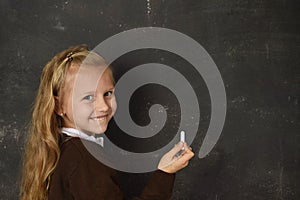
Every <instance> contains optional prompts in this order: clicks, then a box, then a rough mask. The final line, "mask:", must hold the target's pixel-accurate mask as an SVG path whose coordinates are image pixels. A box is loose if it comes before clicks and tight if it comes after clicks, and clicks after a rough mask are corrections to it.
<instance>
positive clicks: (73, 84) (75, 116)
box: [61, 66, 117, 135]
mask: <svg viewBox="0 0 300 200" xmlns="http://www.w3.org/2000/svg"><path fill="white" fill-rule="evenodd" d="M105 69H106V70H105ZM116 108H117V104H116V99H115V95H114V82H113V78H112V72H111V70H110V69H108V68H105V67H94V66H82V67H79V66H71V67H70V69H69V70H68V72H67V80H66V82H65V87H64V88H63V95H62V98H61V109H62V112H63V113H65V114H64V116H63V119H64V126H65V127H69V128H76V129H78V130H81V131H83V132H85V133H86V134H90V135H93V134H98V133H104V132H105V131H106V129H107V125H108V122H109V121H110V120H111V118H112V117H113V115H114V113H115V111H116Z"/></svg>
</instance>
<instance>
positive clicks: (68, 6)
mask: <svg viewBox="0 0 300 200" xmlns="http://www.w3.org/2000/svg"><path fill="white" fill-rule="evenodd" d="M0 5H1V6H0V16H1V18H0V21H1V26H0V27H1V29H0V44H1V46H0V54H1V56H0V71H1V79H0V81H1V88H0V93H1V98H0V107H1V112H0V127H1V129H0V199H3V200H4V199H18V181H19V176H20V170H21V158H22V154H23V152H24V147H23V146H24V140H25V137H24V130H25V129H26V125H27V123H28V122H29V118H30V113H31V107H32V104H33V100H34V97H35V94H36V90H37V88H38V84H39V76H40V74H41V70H42V68H43V66H44V65H45V64H46V62H47V61H49V60H50V59H51V58H52V57H53V56H54V55H55V54H56V53H57V52H59V51H61V50H63V49H65V48H67V47H69V46H72V45H77V44H87V45H89V46H90V48H94V47H95V46H96V45H98V44H99V43H100V42H102V41H104V40H105V39H107V38H109V37H111V36H113V35H115V34H117V33H120V32H122V31H126V30H130V29H133V28H139V27H162V28H168V29H171V30H176V31H178V32H180V33H183V34H185V35H187V36H188V37H190V38H193V39H194V40H195V41H197V42H198V43H199V44H201V45H202V46H203V48H204V49H205V50H206V51H207V52H208V54H209V55H210V56H211V58H212V59H213V61H214V62H215V64H216V66H217V67H218V70H219V72H220V74H221V76H222V79H223V82H224V86H225V90H226V97H227V114H226V120H225V124H224V128H223V131H222V134H221V136H220V139H219V140H218V142H217V144H216V145H215V147H214V148H213V150H212V151H211V152H210V153H209V154H208V155H207V156H206V157H205V158H203V159H199V158H198V156H197V152H198V151H199V148H200V146H201V143H202V141H203V138H204V137H205V134H206V131H207V129H208V126H209V123H210V115H211V110H210V98H209V95H208V91H207V87H206V86H205V83H204V82H203V79H201V77H199V76H195V73H194V72H193V70H192V68H191V66H190V65H189V63H187V62H186V60H184V59H182V58H180V57H178V56H177V55H174V54H172V53H168V52H166V51H161V50H155V49H149V50H142V51H134V52H131V53H130V54H129V55H127V56H126V55H124V56H122V57H120V58H119V59H118V60H116V61H115V62H114V65H115V66H116V67H115V68H116V70H115V71H116V72H115V73H116V76H117V79H118V78H120V77H121V76H122V74H123V73H125V72H126V70H128V69H129V68H132V67H134V66H136V65H139V64H143V63H147V62H160V63H163V64H166V65H169V66H171V67H174V68H178V69H179V68H181V69H182V67H183V66H184V67H185V68H183V71H184V73H187V74H188V77H189V79H190V80H189V81H190V82H191V84H192V85H194V87H193V88H194V89H195V90H196V91H197V97H198V100H199V102H201V103H199V106H200V110H201V117H200V122H199V129H198V133H197V136H196V138H195V139H194V140H193V142H192V144H191V146H192V147H193V150H194V151H195V152H196V156H195V157H194V158H193V159H192V160H191V161H190V163H189V166H188V167H187V168H186V169H183V170H182V171H180V172H178V173H177V175H176V182H175V186H174V192H173V197H172V199H174V200H175V199H195V200H196V199H207V200H212V199H213V200H217V199H222V200H225V199H230V200H231V199H251V200H253V199H256V200H260V199H261V200H265V199H278V200H279V199H289V200H292V199H295V200H296V199H300V189H299V188H300V187H299V184H300V182H299V180H300V170H299V169H300V135H299V130H300V129H299V128H300V124H299V78H300V71H299V65H300V54H299V53H300V28H299V27H300V24H299V23H300V13H299V9H300V3H299V1H296V0H294V1H293V0H287V1H261V0H253V1H230V0H226V1H216V0H210V1H207V0H199V1H195V0H194V1H193V0H184V1H171V0H160V1H154V0H144V1H141V0H127V1H121V0H111V1H96V0H95V1H92V0H89V1H83V0H65V1H58V0H55V1H38V0H31V1H30V2H28V1H17V0H13V1H10V0H2V1H1V2H0ZM118 66H123V68H122V67H118ZM157 94H162V95H157ZM164 95H165V96H164ZM134 97H135V98H132V101H131V106H130V107H131V109H132V113H133V115H132V116H133V119H134V120H135V121H136V123H138V124H140V125H145V124H147V122H148V121H149V118H148V117H147V109H149V106H148V107H147V102H148V103H149V102H150V104H151V103H162V104H164V105H165V104H167V105H168V106H169V109H170V112H171V113H176V112H178V109H179V108H178V104H177V103H176V98H174V95H173V94H172V93H171V92H169V91H168V90H167V89H166V88H164V87H162V86H159V85H153V86H149V85H148V86H147V85H146V86H143V87H141V88H140V89H139V90H138V91H137V92H136V93H135V94H134ZM136 105H137V106H136ZM171 119H172V120H171ZM171 119H169V121H168V123H169V125H170V128H169V129H167V130H165V133H167V138H171V137H174V132H176V131H177V130H176V127H177V125H178V123H177V121H176V120H178V118H176V117H175V118H171ZM110 137H111V138H112V139H114V138H118V135H113V134H112V135H111V136H110ZM125 139H126V137H125ZM127 139H128V138H127ZM157 141H160V140H157ZM131 142H133V143H139V142H136V141H131ZM146 143H147V142H146ZM146 143H143V145H141V146H146V147H147V148H148V150H151V148H159V147H160V146H161V145H163V143H159V142H156V143H155V144H156V146H151V145H149V144H148V143H147V144H146ZM128 144H129V143H127V146H126V144H125V145H124V146H123V148H127V149H130V147H131V145H128ZM147 145H148V146H147ZM139 148H140V147H138V149H137V151H143V150H142V149H139ZM148 176H149V174H148V173H145V174H129V173H121V176H120V177H121V187H123V189H124V190H125V191H126V193H127V195H128V196H131V195H134V194H136V193H138V192H139V191H140V190H141V188H142V186H143V184H145V183H146V180H147V178H148ZM136 185H139V186H138V187H137V186H136Z"/></svg>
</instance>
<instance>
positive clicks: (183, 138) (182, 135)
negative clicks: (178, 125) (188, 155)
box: [180, 131, 185, 142]
mask: <svg viewBox="0 0 300 200" xmlns="http://www.w3.org/2000/svg"><path fill="white" fill-rule="evenodd" d="M180 141H181V142H185V132H184V131H181V132H180Z"/></svg>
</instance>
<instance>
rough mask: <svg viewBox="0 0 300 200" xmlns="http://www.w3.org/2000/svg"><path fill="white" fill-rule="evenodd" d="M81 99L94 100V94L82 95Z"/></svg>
mask: <svg viewBox="0 0 300 200" xmlns="http://www.w3.org/2000/svg"><path fill="white" fill-rule="evenodd" d="M83 100H88V101H92V100H94V96H93V95H87V96H85V97H83Z"/></svg>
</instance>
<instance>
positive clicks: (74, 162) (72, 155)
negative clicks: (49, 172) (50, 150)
mask: <svg viewBox="0 0 300 200" xmlns="http://www.w3.org/2000/svg"><path fill="white" fill-rule="evenodd" d="M84 150H85V149H84V146H83V144H82V142H81V140H80V139H79V138H75V137H72V138H69V139H67V140H66V141H64V142H63V143H62V144H61V147H60V158H59V161H58V165H57V166H56V170H57V171H64V174H71V173H72V172H73V171H74V170H76V168H77V167H78V165H80V163H81V162H82V161H83V160H84V159H85V157H86V156H85V153H84Z"/></svg>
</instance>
